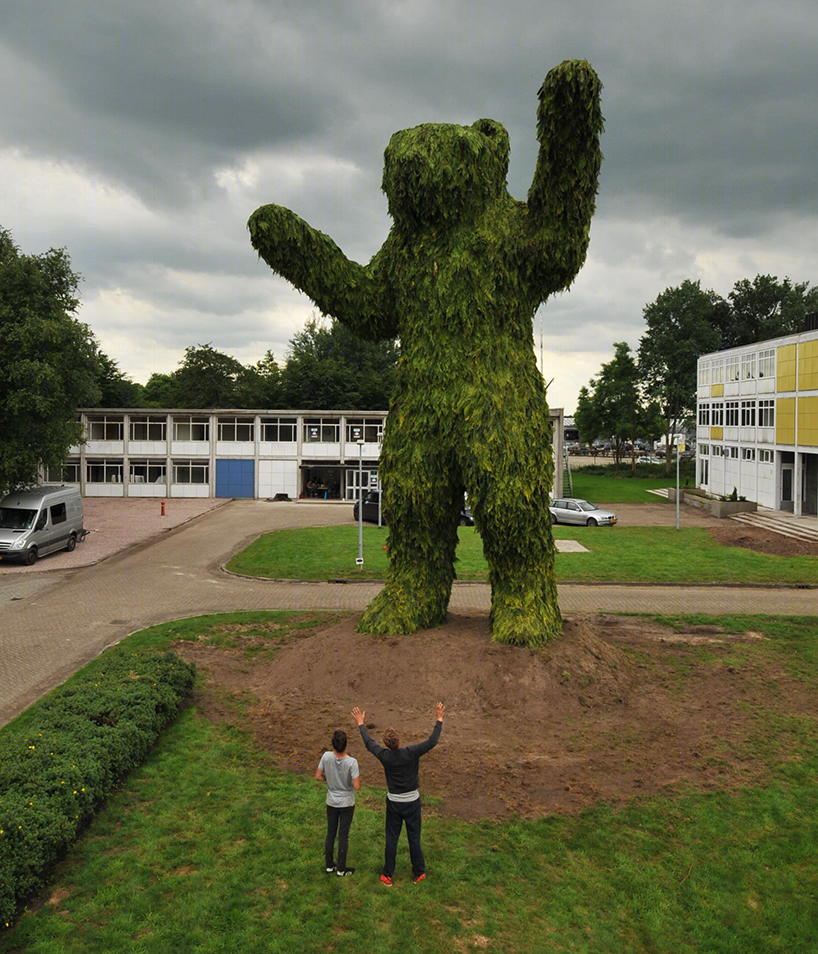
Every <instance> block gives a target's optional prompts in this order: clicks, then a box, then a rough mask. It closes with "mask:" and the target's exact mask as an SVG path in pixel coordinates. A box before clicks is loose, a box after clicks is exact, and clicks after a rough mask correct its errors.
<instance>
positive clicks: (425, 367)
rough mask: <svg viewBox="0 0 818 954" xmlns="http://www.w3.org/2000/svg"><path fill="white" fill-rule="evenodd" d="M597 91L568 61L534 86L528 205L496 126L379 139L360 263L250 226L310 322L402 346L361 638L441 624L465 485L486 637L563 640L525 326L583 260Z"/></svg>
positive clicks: (542, 441)
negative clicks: (518, 196) (311, 305)
mask: <svg viewBox="0 0 818 954" xmlns="http://www.w3.org/2000/svg"><path fill="white" fill-rule="evenodd" d="M600 88H601V86H600V82H599V79H598V78H597V76H596V74H595V73H594V71H593V70H592V69H591V67H590V66H589V65H588V63H586V62H585V61H582V60H574V61H566V62H564V63H562V64H561V65H560V66H558V67H556V68H555V69H553V70H552V71H551V72H550V73H549V74H548V76H547V77H546V79H545V82H544V83H543V85H542V87H541V89H540V91H539V108H538V113H537V118H538V124H537V133H538V139H539V142H540V151H539V157H538V160H537V168H536V173H535V176H534V182H533V184H532V186H531V189H530V191H529V194H528V201H527V202H518V201H515V200H514V199H513V198H512V197H511V196H510V195H509V194H508V191H507V188H506V173H507V171H508V156H509V139H508V134H507V133H506V130H505V129H504V128H503V126H502V125H500V123H497V122H495V121H493V120H491V119H480V120H478V121H477V122H476V123H474V125H473V126H455V125H443V124H440V125H438V124H435V125H431V124H429V125H422V126H417V127H415V128H413V129H405V130H403V131H402V132H398V133H395V135H394V136H392V138H391V140H390V142H389V145H388V146H387V148H386V152H385V163H384V173H383V190H384V192H385V193H386V196H387V198H388V202H389V213H390V215H391V217H392V219H393V223H394V224H393V226H392V229H391V231H390V233H389V236H388V238H387V239H386V241H385V243H384V245H383V247H382V248H381V249H380V251H379V252H377V253H376V254H375V256H374V257H373V258H372V260H371V261H370V263H369V264H368V265H367V266H362V265H359V264H357V263H356V262H352V261H350V260H349V259H347V258H346V256H345V255H344V254H343V252H341V250H340V249H339V248H338V247H337V246H336V245H335V243H334V242H333V241H332V239H330V238H329V237H328V236H326V235H324V234H322V233H321V232H318V231H316V230H315V229H312V228H311V227H310V226H309V225H308V224H307V223H306V222H304V221H303V220H302V219H300V218H299V217H298V216H296V215H295V214H294V213H293V212H291V211H289V210H288V209H284V208H281V207H280V206H276V205H265V206H262V207H261V208H260V209H258V210H257V211H256V212H255V213H254V214H253V216H252V217H251V218H250V221H249V229H250V236H251V240H252V243H253V246H254V247H255V248H256V249H257V251H258V253H259V255H260V256H261V257H262V258H263V259H264V260H265V261H266V262H267V263H268V264H269V265H270V266H271V268H273V269H274V270H275V271H276V272H278V273H279V274H280V275H283V276H284V277H285V278H287V279H289V280H290V281H291V282H292V283H293V284H294V285H295V286H296V287H297V288H299V289H301V290H302V291H303V292H305V293H306V294H307V295H309V297H310V298H311V299H312V300H313V301H314V302H315V304H316V305H317V306H318V308H319V309H320V310H321V311H322V312H323V313H324V314H328V315H332V316H334V317H335V318H337V319H338V320H339V321H341V322H343V323H344V324H345V325H347V326H348V327H349V328H351V329H352V330H353V331H355V332H357V333H358V334H359V335H361V336H362V337H365V338H369V339H382V338H396V337H399V338H400V341H401V349H402V353H401V358H400V362H399V365H398V372H397V386H396V389H395V395H394V397H393V400H392V406H391V408H390V412H389V416H388V418H387V422H386V428H385V433H384V438H383V447H382V452H381V459H380V473H381V477H382V480H383V487H384V499H383V511H384V516H385V518H386V521H387V524H388V526H389V536H388V549H389V555H390V567H389V572H388V575H387V581H386V586H385V587H384V589H383V590H382V591H381V593H379V595H378V596H377V597H376V598H375V599H374V600H373V601H372V602H371V603H370V604H369V607H368V608H367V610H366V611H365V613H364V615H363V617H362V619H361V621H360V624H359V629H360V630H361V631H363V632H367V633H411V632H415V631H416V630H418V629H422V628H425V627H429V626H433V625H435V624H438V623H440V622H442V621H443V620H444V619H445V618H446V609H447V606H448V603H449V597H450V594H451V587H452V581H453V579H454V575H455V574H454V562H455V547H456V545H457V524H458V515H459V511H460V507H461V504H462V500H463V493H464V491H466V492H467V493H468V499H469V503H470V505H471V508H472V510H473V513H474V518H475V523H476V525H477V529H478V530H479V532H480V535H481V537H482V540H483V549H484V553H485V556H486V559H487V561H488V565H489V573H490V580H491V587H492V606H491V617H490V626H491V632H492V636H493V638H494V639H495V640H496V641H499V642H506V643H515V644H520V645H528V646H538V645H541V644H543V643H544V642H545V641H546V640H548V639H549V638H551V637H553V636H554V635H555V634H556V633H558V632H559V630H560V628H561V619H560V612H559V606H558V604H557V591H556V584H555V582H554V543H553V540H552V536H551V525H550V516H549V510H548V504H549V493H550V490H551V486H552V481H553V475H554V461H553V453H552V449H551V436H552V435H551V427H550V423H549V416H548V405H547V403H546V394H545V387H544V385H543V379H542V376H541V375H540V373H539V371H538V370H537V366H536V362H535V358H534V340H533V328H532V319H533V316H534V312H535V310H536V309H537V307H538V306H539V305H540V304H541V303H542V302H544V301H545V300H546V298H547V297H548V296H549V295H550V294H552V293H553V292H556V291H559V290H560V289H564V288H567V287H568V286H569V285H570V284H571V282H572V281H573V279H574V277H575V276H576V274H577V272H578V271H579V269H580V268H581V266H582V264H583V262H584V260H585V254H586V251H587V247H588V234H589V228H590V221H591V216H592V214H593V211H594V203H595V195H596V191H597V181H598V177H599V167H600V162H601V158H602V157H601V153H600V150H599V134H600V132H601V130H602V124H603V120H602V115H601V112H600V100H599V93H600Z"/></svg>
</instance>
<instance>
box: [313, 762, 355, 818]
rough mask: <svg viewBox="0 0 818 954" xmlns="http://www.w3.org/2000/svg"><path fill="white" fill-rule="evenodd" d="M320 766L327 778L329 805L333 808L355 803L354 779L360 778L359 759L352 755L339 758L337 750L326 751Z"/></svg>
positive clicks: (347, 806) (346, 806)
mask: <svg viewBox="0 0 818 954" xmlns="http://www.w3.org/2000/svg"><path fill="white" fill-rule="evenodd" d="M318 767H319V768H320V769H321V771H322V772H323V773H324V775H325V776H326V779H327V805H331V806H332V807H333V808H349V807H350V806H352V805H354V804H355V788H354V787H353V784H352V780H353V779H354V778H358V776H359V775H360V772H359V771H358V760H357V759H354V758H352V756H351V755H345V756H344V757H343V758H342V759H339V758H337V756H336V754H335V752H324V754H323V755H322V756H321V761H320V762H319V763H318Z"/></svg>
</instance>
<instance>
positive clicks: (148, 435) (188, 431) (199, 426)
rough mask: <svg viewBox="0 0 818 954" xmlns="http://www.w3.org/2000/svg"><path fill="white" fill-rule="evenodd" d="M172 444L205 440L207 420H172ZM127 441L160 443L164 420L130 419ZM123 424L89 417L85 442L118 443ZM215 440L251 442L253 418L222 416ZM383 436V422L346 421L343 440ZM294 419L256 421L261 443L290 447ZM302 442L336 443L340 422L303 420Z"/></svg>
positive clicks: (117, 419) (371, 439) (295, 431)
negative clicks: (173, 442) (86, 440)
mask: <svg viewBox="0 0 818 954" xmlns="http://www.w3.org/2000/svg"><path fill="white" fill-rule="evenodd" d="M172 424H173V440H174V441H209V440H210V418H208V417H201V416H193V415H191V416H190V417H174V418H173V421H172ZM128 430H129V439H130V440H132V441H164V440H166V439H167V418H165V417H159V416H151V415H145V416H140V417H136V416H134V417H131V418H130V421H129V427H128ZM124 432H125V422H124V420H123V419H122V418H121V417H104V416H101V417H91V418H89V419H88V423H87V438H88V440H89V441H121V440H122V439H123V435H124ZM217 434H218V436H217V440H219V441H234V442H239V443H252V442H253V441H255V419H254V418H252V417H248V418H242V417H225V418H219V420H218V422H217ZM382 434H383V420H382V419H380V418H377V419H375V420H372V419H370V420H366V419H365V418H358V419H357V420H352V419H350V420H348V421H347V422H346V439H347V441H348V442H350V443H355V442H357V441H359V440H363V441H366V442H367V443H371V444H376V443H378V442H379V441H380V440H381V436H382ZM297 435H298V419H297V418H295V417H262V418H261V419H260V421H259V437H260V440H261V441H264V442H270V443H289V444H294V443H295V442H296V441H297V439H298V437H297ZM303 439H304V441H306V442H307V443H310V442H312V443H316V442H321V443H327V444H337V443H338V442H339V441H340V439H341V422H340V421H339V420H338V419H337V418H336V419H332V418H330V419H325V418H309V419H307V420H305V421H304V437H303Z"/></svg>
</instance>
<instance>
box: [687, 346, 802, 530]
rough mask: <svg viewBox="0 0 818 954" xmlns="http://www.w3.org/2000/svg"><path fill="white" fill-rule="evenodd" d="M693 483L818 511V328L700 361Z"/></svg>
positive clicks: (772, 505) (799, 509) (780, 507)
mask: <svg viewBox="0 0 818 954" xmlns="http://www.w3.org/2000/svg"><path fill="white" fill-rule="evenodd" d="M697 385H698V392H697V430H696V435H697V447H696V482H697V485H698V486H699V487H702V488H703V489H705V490H707V491H709V492H710V493H714V494H722V495H730V494H731V493H732V492H733V489H734V488H735V490H736V491H737V493H738V494H739V496H742V497H746V498H747V499H748V500H753V501H755V502H756V503H758V504H759V505H761V506H764V507H770V508H771V509H773V510H786V511H790V512H792V513H795V514H816V513H818V329H812V330H809V331H804V332H803V333H801V334H795V335H787V336H785V337H782V338H775V339H773V340H770V341H762V342H758V343H756V344H751V345H742V346H741V347H738V348H729V349H727V350H724V351H718V352H713V353H711V354H706V355H703V356H702V357H701V358H699V361H698V381H697Z"/></svg>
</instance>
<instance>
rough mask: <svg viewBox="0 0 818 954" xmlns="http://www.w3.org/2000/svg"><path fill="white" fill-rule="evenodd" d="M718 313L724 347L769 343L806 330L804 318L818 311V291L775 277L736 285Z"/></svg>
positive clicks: (757, 277)
mask: <svg viewBox="0 0 818 954" xmlns="http://www.w3.org/2000/svg"><path fill="white" fill-rule="evenodd" d="M727 298H728V302H727V303H726V308H724V309H723V310H722V311H721V312H720V314H719V325H720V327H721V333H722V339H721V347H722V348H735V347H737V346H738V345H743V344H752V343H753V342H756V341H768V340H769V339H770V338H780V337H781V336H782V335H791V334H796V333H797V332H799V331H803V330H804V316H805V315H807V314H809V313H810V312H813V311H816V310H818V288H810V287H809V283H808V282H802V283H795V284H793V283H792V282H791V281H790V279H789V278H785V279H784V280H783V281H781V282H779V280H778V279H777V278H776V277H775V275H756V277H755V278H754V279H753V280H752V281H749V280H748V279H746V278H744V279H742V280H741V281H738V282H736V284H735V285H734V286H733V290H732V291H731V292H730V294H729V295H728V296H727Z"/></svg>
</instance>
